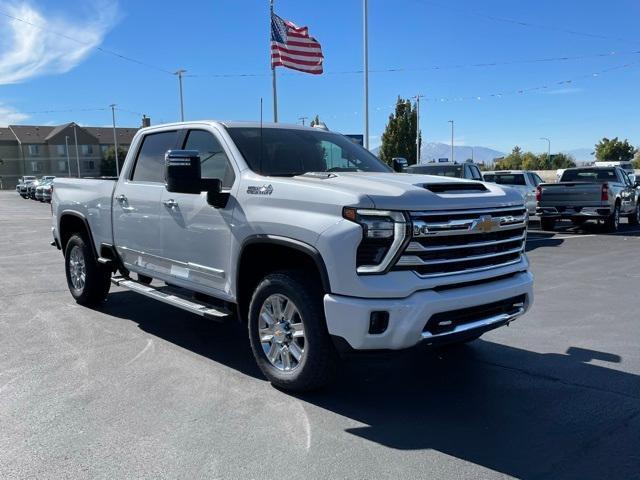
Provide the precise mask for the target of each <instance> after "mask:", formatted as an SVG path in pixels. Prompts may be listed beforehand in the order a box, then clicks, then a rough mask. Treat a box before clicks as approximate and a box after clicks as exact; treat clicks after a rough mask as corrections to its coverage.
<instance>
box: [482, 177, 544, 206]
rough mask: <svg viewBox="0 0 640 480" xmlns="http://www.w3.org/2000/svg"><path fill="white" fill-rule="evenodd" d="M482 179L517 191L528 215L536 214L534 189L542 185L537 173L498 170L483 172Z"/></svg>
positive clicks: (542, 181)
mask: <svg viewBox="0 0 640 480" xmlns="http://www.w3.org/2000/svg"><path fill="white" fill-rule="evenodd" d="M483 177H484V180H485V181H486V182H492V183H497V184H498V185H503V186H506V187H511V188H514V189H516V190H518V191H519V192H520V193H521V194H522V196H523V198H524V201H525V204H526V206H527V210H528V212H529V215H535V214H536V187H537V186H538V185H540V184H541V183H544V180H542V178H540V176H539V175H538V174H537V173H535V172H530V171H528V170H500V171H494V172H484V174H483Z"/></svg>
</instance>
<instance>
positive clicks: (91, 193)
mask: <svg viewBox="0 0 640 480" xmlns="http://www.w3.org/2000/svg"><path fill="white" fill-rule="evenodd" d="M115 186H116V178H115V177H113V178H112V177H104V178H56V179H55V180H54V183H53V197H52V199H51V208H52V213H53V222H54V225H53V227H54V228H56V229H57V231H59V225H57V224H56V223H57V219H58V218H60V216H61V214H62V213H63V212H76V213H78V214H80V215H81V216H84V217H85V218H86V219H87V221H88V222H89V226H90V231H91V234H92V236H93V242H94V244H95V247H96V249H97V250H98V251H99V249H100V244H101V243H103V242H104V243H109V244H111V243H113V229H112V228H111V197H112V194H113V190H114V188H115Z"/></svg>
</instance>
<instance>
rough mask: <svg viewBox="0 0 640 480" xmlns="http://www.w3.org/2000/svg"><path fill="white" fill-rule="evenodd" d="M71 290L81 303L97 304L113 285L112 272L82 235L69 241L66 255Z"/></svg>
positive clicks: (68, 281)
mask: <svg viewBox="0 0 640 480" xmlns="http://www.w3.org/2000/svg"><path fill="white" fill-rule="evenodd" d="M64 263H65V271H66V275H67V285H68V286H69V291H70V292H71V295H72V296H73V298H75V300H76V302H78V303H79V304H80V305H86V306H95V305H98V304H100V303H102V302H103V301H104V300H105V298H106V297H107V294H108V293H109V287H110V286H111V282H110V281H111V272H110V271H109V270H107V269H105V268H104V267H103V266H102V265H100V264H99V263H98V262H97V261H96V258H95V256H94V255H93V251H92V250H91V246H90V245H89V243H88V242H87V241H85V239H84V238H83V237H82V236H80V235H73V236H72V237H71V238H70V239H69V241H68V242H67V246H66V247H65V255H64Z"/></svg>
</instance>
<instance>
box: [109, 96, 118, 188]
mask: <svg viewBox="0 0 640 480" xmlns="http://www.w3.org/2000/svg"><path fill="white" fill-rule="evenodd" d="M109 106H110V107H111V118H112V119H113V146H114V148H115V153H116V177H119V176H120V166H119V165H118V136H117V134H116V104H115V103H112V104H111V105H109Z"/></svg>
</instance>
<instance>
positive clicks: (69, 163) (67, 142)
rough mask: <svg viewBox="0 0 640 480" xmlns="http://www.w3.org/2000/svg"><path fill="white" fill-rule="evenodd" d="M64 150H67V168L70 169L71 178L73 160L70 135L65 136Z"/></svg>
mask: <svg viewBox="0 0 640 480" xmlns="http://www.w3.org/2000/svg"><path fill="white" fill-rule="evenodd" d="M64 150H65V152H67V170H68V171H69V178H71V161H70V160H69V135H65V136H64Z"/></svg>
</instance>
